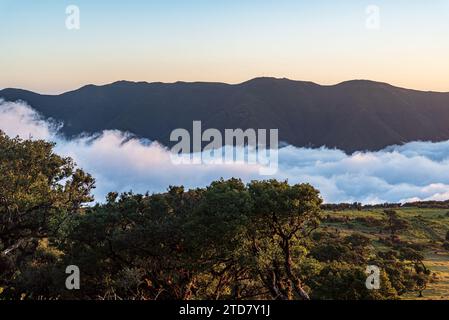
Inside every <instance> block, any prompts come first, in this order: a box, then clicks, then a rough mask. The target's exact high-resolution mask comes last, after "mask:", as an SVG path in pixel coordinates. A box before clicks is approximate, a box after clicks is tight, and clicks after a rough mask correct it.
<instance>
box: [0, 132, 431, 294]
mask: <svg viewBox="0 0 449 320" xmlns="http://www.w3.org/2000/svg"><path fill="white" fill-rule="evenodd" d="M53 147H54V145H53V144H52V143H48V142H45V141H40V140H38V141H32V140H21V139H19V138H9V137H8V136H6V135H5V134H3V133H0V172H1V175H0V299H148V300H150V299H151V300H154V299H176V300H178V299H283V300H290V299H302V300H304V299H396V298H399V297H400V296H401V295H404V294H406V293H408V292H422V290H423V289H424V288H425V287H426V284H427V283H428V281H429V274H430V272H429V270H428V269H427V268H426V266H425V265H424V263H423V262H422V261H423V257H422V256H421V254H420V253H419V252H418V251H416V250H415V249H414V248H411V247H409V246H407V245H406V244H404V243H402V242H401V241H400V239H399V238H398V234H399V233H400V232H401V231H402V230H404V229H406V228H407V227H408V226H407V224H406V223H405V222H404V221H402V220H401V219H400V217H399V216H398V215H397V214H395V212H394V211H392V210H387V211H386V212H385V223H384V226H383V227H384V228H385V230H386V232H387V236H386V238H385V249H384V250H378V249H376V248H375V247H374V246H373V245H372V243H371V241H370V239H369V238H367V237H366V236H364V235H362V234H359V233H356V232H355V233H353V234H350V235H347V234H346V235H345V234H341V233H339V232H338V231H335V230H333V229H331V228H327V227H323V226H322V221H323V220H324V219H327V218H329V217H327V218H326V216H325V215H324V214H323V209H322V199H321V197H320V194H319V191H318V190H316V189H315V188H314V187H312V186H311V185H309V184H306V183H304V184H295V185H291V184H289V183H288V182H287V181H276V180H267V181H252V182H250V183H248V184H245V183H243V182H242V181H241V180H239V179H230V180H223V179H222V180H219V181H214V182H212V183H211V184H210V185H209V186H207V187H205V188H198V189H191V190H185V189H184V187H183V186H170V187H169V188H168V190H167V191H166V192H164V193H156V194H144V195H143V194H133V193H131V192H130V193H123V194H117V193H115V192H111V193H109V195H108V196H107V199H106V200H105V201H104V202H103V203H97V204H93V203H92V200H93V198H92V196H91V191H92V189H93V188H94V179H93V178H92V177H91V176H90V175H89V174H88V173H85V172H84V171H83V170H82V169H80V168H77V167H76V165H75V164H74V162H73V160H72V159H70V158H64V157H61V156H59V155H57V154H55V153H54V151H53ZM69 265H75V266H77V267H78V268H79V270H80V273H81V284H80V289H79V290H68V289H67V288H66V286H65V281H66V278H67V274H66V268H67V266H69ZM369 265H375V266H378V267H379V269H380V270H381V273H380V282H381V286H380V288H378V289H377V290H370V289H368V288H367V286H366V279H367V274H366V268H367V266H369Z"/></svg>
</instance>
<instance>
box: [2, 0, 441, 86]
mask: <svg viewBox="0 0 449 320" xmlns="http://www.w3.org/2000/svg"><path fill="white" fill-rule="evenodd" d="M71 4H73V5H77V6H78V7H79V8H80V13H81V29H80V30H77V31H73V30H72V31H70V30H67V29H66V27H65V19H66V13H65V9H66V6H67V5H71ZM368 5H377V6H378V7H379V8H380V29H375V30H373V29H368V28H366V19H367V17H368V16H367V14H366V12H365V10H366V7H367V6H368ZM258 76H274V77H287V78H291V79H296V80H309V81H314V82H317V83H320V84H335V83H338V82H341V81H345V80H350V79H371V80H378V81H384V82H389V83H392V84H395V85H398V86H403V87H408V88H415V89H421V90H435V91H449V0H370V1H365V0H308V1H301V0H272V1H268V0H239V1H237V0H207V1H206V0H157V1H156V0H145V1H144V0H141V1H139V0H127V1H117V0H109V1H101V0H71V1H65V0H0V88H4V87H19V88H25V89H29V90H34V91H38V92H42V93H58V92H62V91H67V90H71V89H75V88H77V87H80V86H82V85H85V84H89V83H94V84H104V83H110V82H113V81H116V80H122V79H124V80H132V81H148V82H152V81H163V82H174V81H178V80H182V81H220V82H228V83H238V82H242V81H245V80H248V79H250V78H254V77H258Z"/></svg>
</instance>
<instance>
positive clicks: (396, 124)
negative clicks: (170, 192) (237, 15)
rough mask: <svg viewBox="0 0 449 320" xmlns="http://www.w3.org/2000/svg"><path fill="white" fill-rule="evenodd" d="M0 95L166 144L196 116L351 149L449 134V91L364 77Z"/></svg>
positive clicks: (74, 128)
mask: <svg viewBox="0 0 449 320" xmlns="http://www.w3.org/2000/svg"><path fill="white" fill-rule="evenodd" d="M0 97H1V98H3V99H5V100H7V101H17V100H22V101H25V102H27V103H29V104H30V105H31V106H32V107H33V108H35V109H36V110H37V111H38V112H40V113H41V114H42V115H43V116H44V117H48V118H53V119H56V120H60V121H62V122H63V123H64V126H63V128H62V132H63V133H64V134H65V135H67V136H69V137H70V136H75V135H78V134H80V133H97V132H100V131H102V130H107V129H119V130H123V131H130V132H133V133H135V134H136V135H137V136H140V137H144V138H148V139H151V140H157V141H159V142H161V143H163V144H165V145H171V142H170V141H169V135H170V132H171V131H172V130H174V129H176V128H185V129H188V130H189V129H191V127H192V121H194V120H201V121H202V122H203V130H205V129H207V128H217V129H219V130H220V131H224V129H227V128H242V129H248V128H255V129H276V128H277V129H279V137H280V140H281V141H284V142H286V143H289V144H292V145H295V146H298V147H303V146H307V147H321V146H327V147H329V148H338V149H341V150H344V151H345V152H348V153H351V152H354V151H363V150H380V149H382V148H384V147H386V146H389V145H395V144H401V143H405V142H410V141H416V140H424V141H442V140H448V139H449V125H447V124H449V92H434V91H419V90H414V89H405V88H401V87H396V86H393V85H390V84H388V83H384V82H376V81H371V80H363V79H358V80H349V81H344V82H341V83H338V84H335V85H320V84H316V83H314V82H310V81H297V80H290V79H286V78H272V77H259V78H254V79H251V80H248V81H245V82H242V83H239V84H226V83H221V82H181V81H178V82H174V83H163V82H151V83H149V82H144V81H140V82H132V81H125V80H121V81H116V82H113V83H111V84H106V85H99V86H97V85H86V86H83V87H81V88H78V89H76V90H73V91H68V92H65V93H62V94H58V95H45V94H44V95H43V94H38V93H35V92H32V91H27V90H23V89H15V88H7V89H3V90H0Z"/></svg>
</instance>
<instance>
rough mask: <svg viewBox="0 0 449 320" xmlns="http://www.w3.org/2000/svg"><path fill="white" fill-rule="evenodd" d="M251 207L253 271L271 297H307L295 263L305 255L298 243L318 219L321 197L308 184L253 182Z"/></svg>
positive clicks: (315, 226) (250, 233) (311, 229)
mask: <svg viewBox="0 0 449 320" xmlns="http://www.w3.org/2000/svg"><path fill="white" fill-rule="evenodd" d="M248 188H249V192H250V194H251V198H252V199H253V203H254V209H253V213H252V216H251V223H250V226H251V228H250V229H249V237H250V239H251V243H252V254H253V257H254V259H255V260H256V263H255V265H256V270H255V271H256V273H257V274H258V275H259V277H260V279H261V281H262V283H263V284H264V285H265V287H266V288H267V289H268V290H269V292H270V294H271V296H272V298H274V299H304V300H307V299H309V295H308V293H307V292H306V290H305V288H304V285H303V279H302V278H301V271H300V267H299V263H300V262H301V261H303V259H304V258H305V256H306V252H305V251H304V249H305V248H304V246H302V245H301V242H302V241H303V240H305V239H306V238H308V237H309V236H310V234H311V232H312V231H313V230H315V229H316V228H317V227H318V225H319V221H320V216H321V208H320V206H321V203H322V200H321V198H320V196H319V192H318V191H317V190H316V189H314V188H313V187H312V186H310V185H308V184H297V185H293V186H290V185H289V184H288V183H287V182H286V181H285V182H278V181H276V180H270V181H253V182H252V183H251V184H250V185H249V187H248Z"/></svg>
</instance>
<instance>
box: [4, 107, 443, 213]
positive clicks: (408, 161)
mask: <svg viewBox="0 0 449 320" xmlns="http://www.w3.org/2000/svg"><path fill="white" fill-rule="evenodd" d="M0 129H1V130H3V131H4V132H5V133H6V134H8V135H9V136H16V135H19V136H20V137H22V138H29V137H30V136H32V137H33V138H35V139H46V140H51V141H55V142H56V143H57V146H56V152H57V153H59V154H62V155H65V156H70V157H72V158H73V159H74V160H75V161H76V163H77V164H78V166H80V167H81V168H83V169H84V170H85V171H87V172H89V173H91V174H92V175H93V176H94V177H95V179H96V181H97V183H96V185H97V189H96V190H95V196H96V199H97V200H98V201H102V200H103V199H104V196H105V195H106V194H107V192H109V191H118V192H124V191H130V190H132V191H134V192H140V193H143V192H146V191H150V192H159V191H164V190H166V188H167V187H168V186H169V185H184V186H186V187H188V188H192V187H203V186H206V185H208V184H209V183H210V182H211V181H213V180H216V179H219V178H220V177H223V178H225V179H226V178H230V177H239V178H242V179H243V180H244V181H250V180H252V179H267V178H269V177H266V176H260V175H259V167H258V166H256V165H248V164H232V165H229V164H228V165H174V164H172V162H171V158H170V152H169V151H168V150H167V149H166V148H164V147H162V146H160V145H158V144H157V143H150V142H149V141H145V140H139V139H136V138H133V137H132V135H130V134H127V133H123V132H120V131H104V132H103V133H102V134H101V135H100V136H98V137H96V138H93V137H80V138H77V139H74V140H69V141H67V140H64V139H63V138H61V137H60V135H59V134H58V126H57V125H55V124H54V123H51V122H48V121H44V120H42V118H41V117H39V115H38V114H37V113H36V112H35V111H34V110H33V109H32V108H31V107H29V106H27V105H26V104H25V103H12V102H4V101H0ZM273 178H277V179H288V180H289V182H291V183H298V182H308V183H311V184H312V185H314V186H315V187H316V188H318V189H319V190H320V191H321V193H322V196H323V198H324V200H325V201H326V202H331V203H337V202H355V201H359V202H362V203H370V204H372V203H383V202H404V201H410V200H447V199H449V141H444V142H439V143H431V142H412V143H408V144H405V145H402V146H391V147H388V148H386V149H384V150H382V151H378V152H356V153H354V154H352V155H349V156H348V155H346V154H345V153H344V152H342V151H340V150H335V149H327V148H320V149H308V148H296V147H293V146H287V147H284V148H282V149H280V151H279V170H278V173H277V174H276V175H275V176H273Z"/></svg>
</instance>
